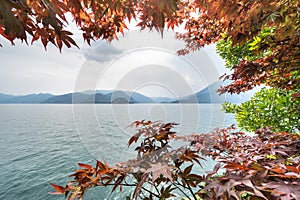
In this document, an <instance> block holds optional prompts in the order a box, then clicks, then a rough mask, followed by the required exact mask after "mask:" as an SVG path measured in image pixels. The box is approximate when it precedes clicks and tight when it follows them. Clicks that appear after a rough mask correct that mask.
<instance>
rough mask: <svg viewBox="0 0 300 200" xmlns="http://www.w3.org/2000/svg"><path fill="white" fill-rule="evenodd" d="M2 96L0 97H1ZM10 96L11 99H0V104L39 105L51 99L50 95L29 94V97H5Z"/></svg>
mask: <svg viewBox="0 0 300 200" xmlns="http://www.w3.org/2000/svg"><path fill="white" fill-rule="evenodd" d="M1 96H2V95H1ZM6 96H7V97H8V96H11V98H6V97H5V96H4V97H5V98H0V103H40V102H42V101H45V100H47V99H49V98H51V97H53V95H52V94H48V93H40V94H29V95H22V96H13V95H6Z"/></svg>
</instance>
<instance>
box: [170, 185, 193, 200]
mask: <svg viewBox="0 0 300 200" xmlns="http://www.w3.org/2000/svg"><path fill="white" fill-rule="evenodd" d="M172 184H173V185H174V186H175V187H176V188H177V189H178V190H179V191H180V192H181V193H182V194H183V195H184V196H186V197H187V198H188V199H189V200H192V199H191V198H190V197H189V196H188V195H187V194H186V193H185V192H184V191H183V190H182V189H181V188H180V187H178V185H180V186H182V187H183V188H186V187H184V186H183V185H181V184H180V183H179V182H177V184H178V185H177V184H175V183H172Z"/></svg>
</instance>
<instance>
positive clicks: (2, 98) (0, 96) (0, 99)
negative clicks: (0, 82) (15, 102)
mask: <svg viewBox="0 0 300 200" xmlns="http://www.w3.org/2000/svg"><path fill="white" fill-rule="evenodd" d="M14 97H16V96H14V95H10V94H0V103H1V102H3V101H5V100H8V99H12V98H14Z"/></svg>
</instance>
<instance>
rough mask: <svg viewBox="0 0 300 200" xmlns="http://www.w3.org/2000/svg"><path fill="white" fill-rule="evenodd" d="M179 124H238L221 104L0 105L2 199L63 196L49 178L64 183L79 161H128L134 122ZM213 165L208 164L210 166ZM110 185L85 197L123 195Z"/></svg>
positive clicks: (196, 127)
mask: <svg viewBox="0 0 300 200" xmlns="http://www.w3.org/2000/svg"><path fill="white" fill-rule="evenodd" d="M142 119H147V120H148V119H150V120H153V121H154V120H161V121H166V122H178V123H180V125H179V126H178V127H177V128H176V131H178V132H179V134H189V133H194V132H198V133H204V132H208V131H209V130H212V129H213V128H215V127H226V126H229V125H231V124H233V123H235V121H234V118H233V116H232V115H229V114H225V113H223V112H222V111H221V105H218V104H133V105H132V104H131V105H116V104H114V105H100V104H97V105H93V104H89V105H82V104H77V105H42V104H36V105H24V104H23V105H14V104H11V105H0V134H1V140H0V150H1V154H0V159H1V160H0V161H1V162H0V177H1V178H0V187H1V190H2V191H1V193H0V199H1V200H2V199H3V200H6V199H8V200H19V199H24V200H27V199H34V200H38V199H43V200H52V199H53V200H54V199H64V197H63V196H62V195H50V194H48V192H50V191H52V188H51V186H50V185H49V183H50V182H53V183H56V184H61V185H64V184H66V183H67V181H68V180H70V179H69V177H68V175H70V174H71V173H72V171H73V170H75V169H77V168H78V167H77V162H83V163H90V164H94V163H95V159H99V160H106V161H107V162H108V163H111V164H113V163H115V162H120V161H125V160H126V159H127V158H133V157H134V155H135V154H133V153H132V149H128V148H127V146H126V144H127V141H128V139H129V137H130V136H131V135H132V134H134V129H132V128H128V125H129V124H130V123H131V122H133V121H135V120H142ZM210 167H211V166H210V164H209V163H208V164H207V165H206V168H210ZM109 193H110V189H107V188H96V189H92V190H90V191H88V193H87V196H86V198H85V199H124V196H125V194H118V193H116V194H113V195H111V196H109Z"/></svg>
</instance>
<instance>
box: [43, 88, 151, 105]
mask: <svg viewBox="0 0 300 200" xmlns="http://www.w3.org/2000/svg"><path fill="white" fill-rule="evenodd" d="M145 98H147V97H145ZM42 103H63V104H71V103H96V104H98V103H99V104H111V103H116V104H124V103H130V104H131V103H141V102H139V101H136V100H135V99H133V98H132V97H130V96H129V95H127V94H126V93H125V92H122V91H115V92H111V93H107V94H101V93H96V94H94V93H79V92H77V93H69V94H64V95H59V96H54V97H52V98H49V99H47V100H45V101H43V102H42ZM142 103H143V102H142Z"/></svg>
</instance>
